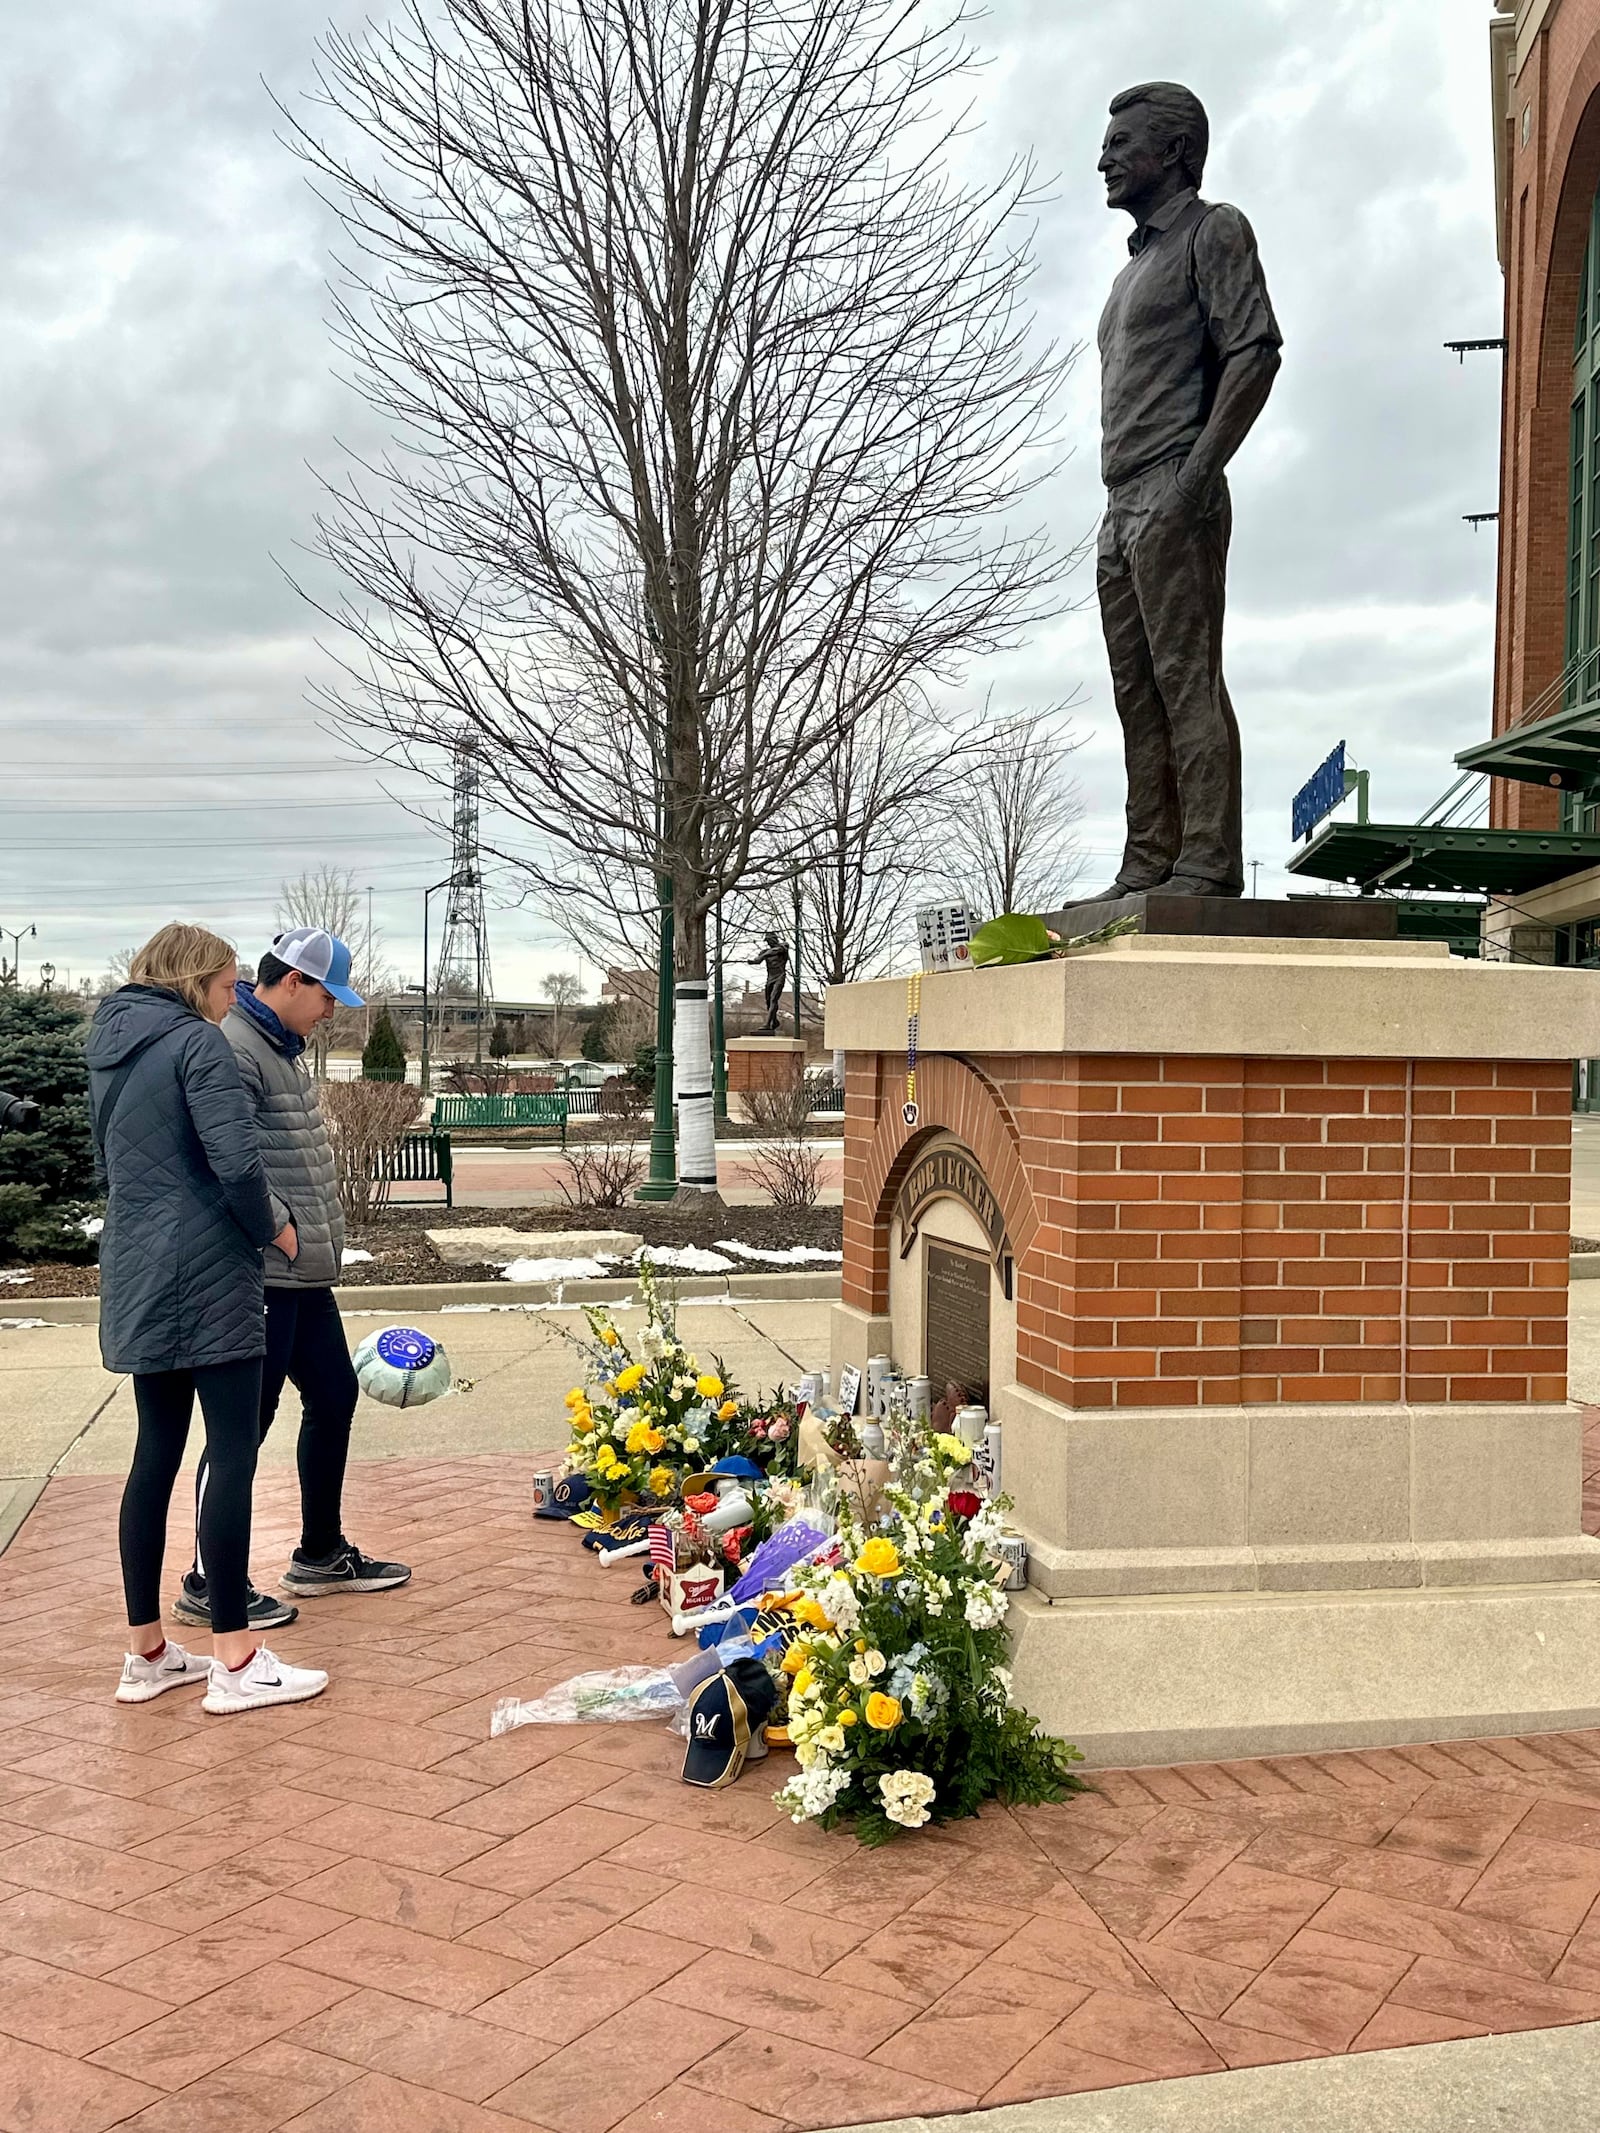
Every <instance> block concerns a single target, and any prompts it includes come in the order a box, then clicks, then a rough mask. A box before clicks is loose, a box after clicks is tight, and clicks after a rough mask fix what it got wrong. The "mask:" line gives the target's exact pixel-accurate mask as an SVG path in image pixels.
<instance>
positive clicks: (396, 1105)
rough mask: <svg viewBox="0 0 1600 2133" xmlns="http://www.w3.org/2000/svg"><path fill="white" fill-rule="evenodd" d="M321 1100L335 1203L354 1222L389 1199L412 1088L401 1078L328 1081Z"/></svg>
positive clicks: (413, 1112) (413, 1101) (410, 1122)
mask: <svg viewBox="0 0 1600 2133" xmlns="http://www.w3.org/2000/svg"><path fill="white" fill-rule="evenodd" d="M321 1101H322V1115H323V1117H324V1119H326V1121H327V1125H328V1135H329V1138H330V1139H331V1140H332V1142H333V1160H334V1165H335V1173H336V1177H337V1181H338V1188H339V1205H340V1206H341V1207H342V1208H343V1209H344V1218H345V1220H346V1222H348V1223H350V1224H351V1225H352V1226H354V1225H357V1224H359V1223H362V1222H365V1221H367V1220H368V1219H369V1217H370V1216H371V1215H372V1214H373V1212H374V1211H375V1210H376V1209H377V1208H380V1207H382V1206H383V1205H384V1204H385V1203H386V1202H387V1200H388V1198H389V1189H390V1187H391V1186H392V1185H393V1183H394V1170H395V1159H396V1155H397V1153H398V1151H399V1147H400V1142H401V1139H402V1138H403V1136H404V1135H405V1134H406V1133H407V1132H408V1131H409V1129H410V1128H411V1127H412V1126H414V1125H415V1124H416V1122H417V1092H416V1090H415V1089H412V1088H408V1087H407V1086H406V1085H405V1084H404V1083H403V1082H393V1081H330V1082H327V1083H326V1084H325V1085H324V1086H323V1088H322V1090H321Z"/></svg>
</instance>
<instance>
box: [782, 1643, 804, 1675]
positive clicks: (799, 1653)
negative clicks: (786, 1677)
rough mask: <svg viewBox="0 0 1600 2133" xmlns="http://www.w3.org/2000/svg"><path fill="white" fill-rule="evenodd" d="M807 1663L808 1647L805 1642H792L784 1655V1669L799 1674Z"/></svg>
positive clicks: (787, 1672) (789, 1672)
mask: <svg viewBox="0 0 1600 2133" xmlns="http://www.w3.org/2000/svg"><path fill="white" fill-rule="evenodd" d="M805 1663H806V1648H805V1646H804V1645H803V1644H791V1645H790V1647H789V1649H788V1650H787V1651H786V1652H785V1653H784V1655H783V1671H784V1672H785V1673H786V1674H798V1673H799V1671H800V1669H801V1668H802V1667H803V1666H804V1665H805Z"/></svg>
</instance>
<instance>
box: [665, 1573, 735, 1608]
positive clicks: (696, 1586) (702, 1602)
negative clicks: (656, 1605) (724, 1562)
mask: <svg viewBox="0 0 1600 2133" xmlns="http://www.w3.org/2000/svg"><path fill="white" fill-rule="evenodd" d="M656 1584H657V1586H658V1588H659V1590H660V1594H661V1604H662V1606H663V1607H664V1608H665V1609H666V1610H667V1613H668V1614H669V1615H696V1614H699V1613H700V1612H701V1610H702V1609H703V1608H706V1607H710V1606H712V1605H713V1604H714V1603H715V1602H716V1601H718V1600H720V1599H721V1598H722V1569H721V1566H720V1565H719V1564H710V1563H695V1564H694V1565H692V1567H691V1568H689V1569H687V1570H663V1571H662V1572H661V1574H660V1576H659V1577H658V1578H657V1580H656Z"/></svg>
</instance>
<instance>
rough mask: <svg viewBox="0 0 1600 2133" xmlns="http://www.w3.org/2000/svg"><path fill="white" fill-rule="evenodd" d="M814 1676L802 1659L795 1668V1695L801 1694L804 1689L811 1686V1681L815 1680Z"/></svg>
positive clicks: (803, 1692)
mask: <svg viewBox="0 0 1600 2133" xmlns="http://www.w3.org/2000/svg"><path fill="white" fill-rule="evenodd" d="M816 1678H817V1677H816V1675H815V1674H813V1673H812V1671H811V1669H810V1667H809V1666H807V1664H806V1662H805V1661H804V1660H803V1659H802V1660H801V1662H800V1664H799V1666H798V1667H797V1668H796V1670H795V1677H794V1693H795V1694H796V1695H797V1696H803V1695H804V1694H805V1692H806V1690H807V1689H809V1688H810V1687H811V1685H812V1683H813V1682H814V1681H815V1680H816Z"/></svg>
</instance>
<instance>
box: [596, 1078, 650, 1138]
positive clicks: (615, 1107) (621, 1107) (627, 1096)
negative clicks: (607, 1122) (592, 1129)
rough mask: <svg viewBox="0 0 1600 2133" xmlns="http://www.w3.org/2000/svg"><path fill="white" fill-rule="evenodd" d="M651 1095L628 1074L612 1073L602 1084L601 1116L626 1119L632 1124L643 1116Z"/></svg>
mask: <svg viewBox="0 0 1600 2133" xmlns="http://www.w3.org/2000/svg"><path fill="white" fill-rule="evenodd" d="M649 1102H650V1097H649V1095H648V1094H647V1093H646V1091H645V1090H643V1089H641V1088H639V1087H637V1086H636V1084H635V1083H633V1082H631V1081H629V1080H628V1079H627V1077H626V1075H623V1074H612V1075H611V1076H610V1077H609V1078H608V1079H607V1080H605V1081H603V1082H602V1083H601V1084H600V1116H601V1117H602V1118H620V1119H624V1120H625V1121H626V1122H627V1123H628V1124H629V1125H630V1126H631V1125H635V1124H637V1122H638V1121H639V1120H640V1119H641V1118H643V1116H644V1114H645V1111H646V1109H647V1107H648V1105H649Z"/></svg>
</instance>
